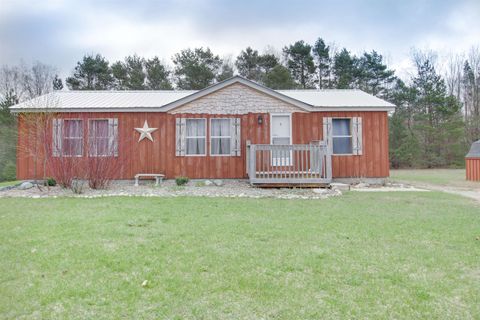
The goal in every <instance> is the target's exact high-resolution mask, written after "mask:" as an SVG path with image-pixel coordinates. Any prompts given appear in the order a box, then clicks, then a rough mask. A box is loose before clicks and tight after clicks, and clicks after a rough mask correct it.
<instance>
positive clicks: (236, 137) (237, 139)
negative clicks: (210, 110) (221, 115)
mask: <svg viewBox="0 0 480 320" xmlns="http://www.w3.org/2000/svg"><path fill="white" fill-rule="evenodd" d="M230 125H231V138H230V139H231V141H230V150H231V152H230V154H231V155H232V156H240V153H241V149H242V144H241V141H242V135H241V126H240V118H233V119H230Z"/></svg>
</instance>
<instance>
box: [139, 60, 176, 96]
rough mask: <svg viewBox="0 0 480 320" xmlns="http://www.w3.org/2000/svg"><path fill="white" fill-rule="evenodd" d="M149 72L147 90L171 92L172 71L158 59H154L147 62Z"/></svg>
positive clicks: (146, 67) (146, 66)
mask: <svg viewBox="0 0 480 320" xmlns="http://www.w3.org/2000/svg"><path fill="white" fill-rule="evenodd" d="M145 69H146V72H147V88H148V89H151V90H170V89H172V88H173V87H172V84H171V83H170V80H169V77H170V71H168V70H167V67H166V66H165V65H164V64H162V63H161V62H160V59H159V58H158V57H153V58H152V59H149V60H147V61H146V62H145Z"/></svg>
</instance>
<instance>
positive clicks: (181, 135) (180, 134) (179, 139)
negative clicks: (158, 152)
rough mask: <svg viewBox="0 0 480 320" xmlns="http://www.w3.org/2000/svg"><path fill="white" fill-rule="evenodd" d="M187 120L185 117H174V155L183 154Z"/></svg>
mask: <svg viewBox="0 0 480 320" xmlns="http://www.w3.org/2000/svg"><path fill="white" fill-rule="evenodd" d="M186 128H187V120H186V119H185V118H177V119H175V155H176V156H184V155H185V145H186V132H185V131H186Z"/></svg>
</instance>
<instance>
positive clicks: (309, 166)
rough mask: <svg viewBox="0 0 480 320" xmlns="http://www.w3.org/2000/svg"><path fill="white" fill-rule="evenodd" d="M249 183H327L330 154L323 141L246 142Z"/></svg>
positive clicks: (330, 169) (330, 167)
mask: <svg viewBox="0 0 480 320" xmlns="http://www.w3.org/2000/svg"><path fill="white" fill-rule="evenodd" d="M247 173H248V176H249V179H250V183H251V184H275V183H278V184H308V183H314V184H316V183H330V182H331V180H332V163H331V155H330V154H329V153H328V148H327V145H326V144H325V142H323V141H318V142H312V143H310V144H293V145H272V144H249V143H247Z"/></svg>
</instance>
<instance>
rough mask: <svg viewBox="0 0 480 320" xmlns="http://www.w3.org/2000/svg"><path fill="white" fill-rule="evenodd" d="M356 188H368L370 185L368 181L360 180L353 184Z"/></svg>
mask: <svg viewBox="0 0 480 320" xmlns="http://www.w3.org/2000/svg"><path fill="white" fill-rule="evenodd" d="M355 187H356V188H368V187H370V185H369V184H368V183H364V182H360V183H359V184H357V185H356V186H355Z"/></svg>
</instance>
